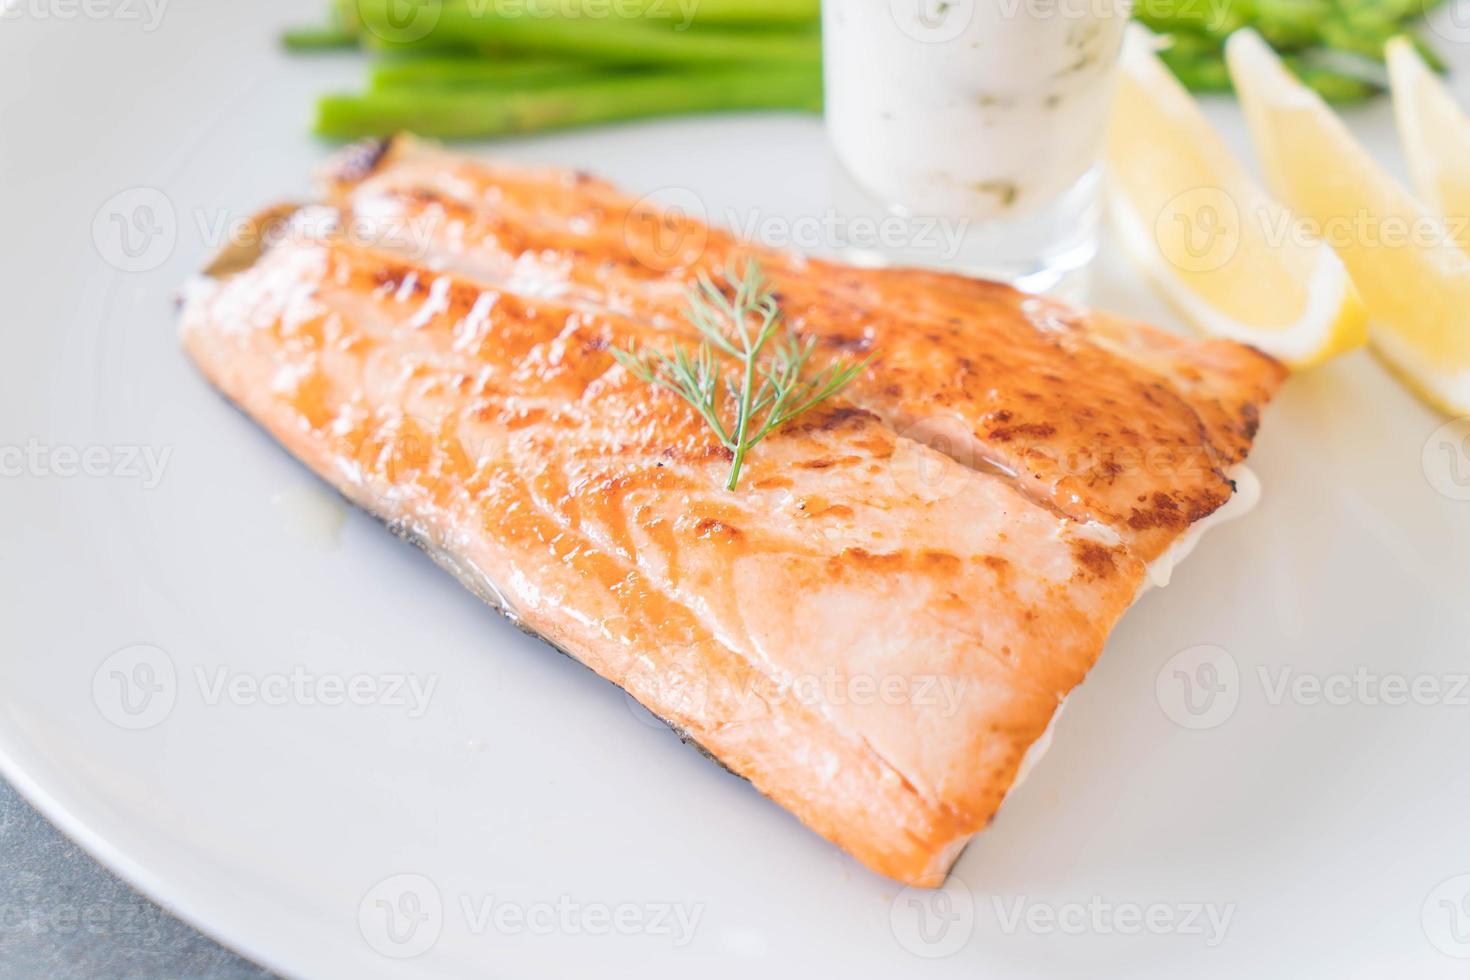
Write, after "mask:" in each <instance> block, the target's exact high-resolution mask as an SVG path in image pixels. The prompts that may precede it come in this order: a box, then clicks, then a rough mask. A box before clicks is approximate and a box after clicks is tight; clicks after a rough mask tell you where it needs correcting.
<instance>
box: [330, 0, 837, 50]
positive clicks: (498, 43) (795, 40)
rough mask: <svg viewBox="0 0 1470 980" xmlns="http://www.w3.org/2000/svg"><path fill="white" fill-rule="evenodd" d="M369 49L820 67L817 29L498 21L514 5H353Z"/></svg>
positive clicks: (463, 0) (430, 1)
mask: <svg viewBox="0 0 1470 980" xmlns="http://www.w3.org/2000/svg"><path fill="white" fill-rule="evenodd" d="M351 2H352V3H353V4H354V11H355V13H356V15H357V17H359V18H360V20H361V23H362V25H363V30H362V35H361V36H362V39H363V42H364V43H365V44H369V45H371V46H375V47H386V48H400V47H408V48H415V47H417V48H427V49H443V48H445V47H456V46H463V47H468V48H473V49H476V50H485V49H487V48H490V49H501V50H504V49H509V50H516V51H526V52H533V53H541V54H546V55H556V56H567V57H585V58H593V59H596V60H598V61H602V62H607V61H617V62H621V63H623V64H640V63H641V64H654V63H657V64H701V65H705V64H710V63H713V62H738V61H791V62H802V63H807V64H816V63H818V62H819V61H820V60H821V56H822V52H821V39H820V36H819V35H818V34H817V32H816V31H815V30H811V29H809V28H806V27H801V28H799V29H773V28H769V27H767V28H762V29H755V28H749V29H734V28H726V27H705V26H689V25H687V24H684V23H682V22H679V21H676V20H674V19H673V18H669V19H666V20H655V19H638V20H630V19H626V18H621V17H604V18H593V17H566V16H556V17H541V16H534V15H529V14H521V15H517V16H498V15H497V13H496V11H497V6H504V5H505V4H507V3H510V2H511V0H501V3H500V4H499V5H497V4H496V3H495V2H493V0H418V2H413V0H351Z"/></svg>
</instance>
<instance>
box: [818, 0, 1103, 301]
mask: <svg viewBox="0 0 1470 980" xmlns="http://www.w3.org/2000/svg"><path fill="white" fill-rule="evenodd" d="M822 7H823V16H822V31H823V49H824V53H823V57H824V61H825V73H826V118H827V132H828V136H829V143H830V145H831V148H832V151H833V154H834V156H835V163H836V166H835V167H834V174H833V178H834V180H833V186H834V194H835V196H834V206H835V207H836V208H837V209H839V210H840V211H842V212H844V213H847V214H858V215H866V216H867V217H869V218H870V219H871V220H874V221H888V222H891V221H892V220H893V219H894V218H895V217H897V218H899V219H901V220H902V221H904V222H905V227H906V229H907V231H906V232H896V233H893V234H890V235H888V236H886V238H885V243H884V245H883V246H882V247H880V248H872V249H868V250H866V252H864V253H863V254H856V255H849V256H848V258H850V259H852V260H854V261H859V262H862V261H868V262H895V261H896V262H905V263H918V264H924V265H936V266H941V267H947V268H953V269H957V270H960V271H964V272H967V273H970V274H972V275H982V276H986V277H989V278H996V279H1003V280H1006V281H1008V282H1013V283H1015V284H1016V285H1018V286H1020V287H1021V288H1024V289H1029V290H1033V291H1056V290H1057V289H1058V288H1061V289H1062V290H1063V291H1067V290H1068V288H1069V287H1070V286H1072V285H1074V284H1075V283H1076V282H1078V281H1079V280H1080V278H1081V277H1082V274H1083V273H1084V272H1085V269H1086V267H1087V266H1088V264H1089V263H1090V262H1091V260H1092V259H1093V257H1094V256H1095V255H1096V253H1097V228H1098V184H1099V171H1100V163H1099V160H1100V157H1101V153H1102V144H1103V135H1104V128H1105V126H1106V122H1107V114H1108V105H1109V101H1110V99H1111V95H1112V88H1113V80H1114V77H1115V74H1116V71H1117V62H1118V51H1119V47H1120V45H1121V43H1122V38H1123V31H1124V28H1125V27H1126V26H1127V22H1128V16H1129V13H1130V10H1129V4H1128V2H1127V0H826V2H824V3H823V4H822Z"/></svg>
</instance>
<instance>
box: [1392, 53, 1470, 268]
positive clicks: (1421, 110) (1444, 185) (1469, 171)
mask: <svg viewBox="0 0 1470 980" xmlns="http://www.w3.org/2000/svg"><path fill="white" fill-rule="evenodd" d="M1388 77H1389V80H1390V81H1391V82H1392V84H1393V111H1394V115H1395V116H1397V117H1398V124H1399V141H1400V142H1401V143H1402V144H1403V147H1404V156H1406V157H1407V158H1408V161H1409V174H1410V176H1412V177H1413V179H1414V190H1415V191H1416V192H1417V193H1418V195H1419V199H1420V200H1421V201H1423V202H1424V203H1425V205H1427V206H1428V207H1429V209H1430V210H1431V211H1433V212H1434V213H1436V214H1438V215H1440V216H1441V217H1443V218H1444V219H1445V227H1446V230H1447V231H1449V233H1450V235H1451V237H1453V238H1454V239H1455V242H1456V243H1457V244H1458V245H1459V246H1460V247H1461V248H1470V228H1467V225H1470V117H1467V116H1466V115H1465V113H1464V112H1463V111H1461V109H1460V107H1459V106H1458V105H1456V104H1455V100H1454V97H1453V96H1451V95H1450V92H1449V89H1447V88H1445V86H1444V83H1443V82H1441V81H1440V80H1439V79H1438V78H1436V77H1435V75H1434V72H1432V71H1430V70H1429V66H1428V65H1426V64H1425V63H1424V59H1423V58H1421V57H1420V56H1419V52H1418V51H1417V50H1416V49H1415V48H1414V44H1413V42H1411V41H1410V40H1409V39H1408V38H1406V37H1396V38H1394V39H1393V40H1392V41H1389V42H1388Z"/></svg>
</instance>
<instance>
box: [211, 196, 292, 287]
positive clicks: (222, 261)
mask: <svg viewBox="0 0 1470 980" xmlns="http://www.w3.org/2000/svg"><path fill="white" fill-rule="evenodd" d="M303 207H305V205H302V204H291V203H285V204H276V205H273V206H271V207H268V208H266V209H264V210H262V211H258V212H256V213H255V214H254V215H252V216H251V217H250V220H249V221H248V222H247V226H246V228H245V229H244V233H243V234H237V235H231V236H230V242H229V243H228V244H227V245H225V247H224V248H222V249H220V250H219V252H217V253H216V254H215V257H214V259H213V260H211V261H210V263H209V265H207V266H205V267H204V274H205V275H206V276H208V277H209V278H211V279H228V278H229V277H231V276H234V275H238V274H239V273H241V272H244V271H245V270H246V269H249V268H250V267H251V266H253V265H255V263H256V262H258V261H260V257H261V255H262V254H264V252H265V249H266V246H267V245H268V244H269V243H271V242H273V241H278V240H279V237H280V231H281V227H282V226H283V225H285V224H286V223H287V222H288V221H290V220H291V217H292V216H293V215H295V214H296V212H298V211H300V210H301V209H302V208H303Z"/></svg>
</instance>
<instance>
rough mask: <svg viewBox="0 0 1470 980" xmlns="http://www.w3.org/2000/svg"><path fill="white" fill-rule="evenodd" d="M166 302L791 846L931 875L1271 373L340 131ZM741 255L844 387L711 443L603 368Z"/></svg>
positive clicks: (534, 173) (331, 458)
mask: <svg viewBox="0 0 1470 980" xmlns="http://www.w3.org/2000/svg"><path fill="white" fill-rule="evenodd" d="M257 227H258V230H259V231H260V232H261V234H260V235H259V240H258V241H257V242H256V243H254V244H252V245H250V246H248V247H237V248H235V249H233V250H231V251H229V252H227V253H225V254H224V255H222V256H220V257H219V259H218V260H216V262H215V263H214V265H213V266H211V267H210V269H209V270H208V271H207V273H206V275H205V276H204V277H202V278H201V279H200V280H199V281H198V282H196V283H194V284H192V285H191V287H190V288H189V290H188V293H187V299H186V302H185V308H184V312H183V320H182V335H183V342H184V346H185V348H186V349H187V351H188V353H189V354H190V355H191V356H192V357H193V359H194V360H195V361H196V362H197V363H198V365H199V367H200V368H201V369H202V370H203V372H204V373H205V375H206V376H207V377H208V378H209V379H210V381H211V382H213V383H214V384H215V385H216V386H217V387H218V388H219V389H220V390H221V391H222V392H223V393H224V394H225V395H227V396H228V397H229V398H230V399H231V400H232V401H234V402H235V403H236V404H238V405H239V406H240V407H241V408H242V409H244V411H245V412H246V413H247V414H249V415H250V416H251V417H252V418H253V419H254V420H255V421H256V422H258V423H259V424H261V425H262V426H264V427H265V428H266V429H267V430H269V431H270V432H271V434H272V435H274V436H275V437H276V439H278V440H279V441H280V442H281V443H282V444H283V445H284V446H285V447H286V448H287V449H288V450H289V451H290V452H291V453H293V454H294V455H295V456H296V457H297V458H299V459H300V460H301V461H303V462H304V463H306V464H307V465H308V466H310V467H311V468H312V470H314V471H315V472H316V473H317V474H318V475H319V476H321V477H322V478H323V479H325V480H327V481H328V482H329V483H331V484H332V486H334V487H335V488H336V489H337V490H339V491H340V492H341V493H343V494H344V495H346V496H347V497H348V498H349V499H350V500H352V501H353V502H354V503H356V504H358V505H359V506H361V507H363V508H364V509H365V510H368V511H369V512H371V513H373V514H374V515H376V516H378V517H379V518H381V519H382V520H384V521H385V522H387V524H388V525H389V526H390V528H392V529H393V530H394V531H396V532H397V533H399V534H401V535H403V536H405V537H407V538H409V539H410V540H412V541H413V542H415V543H416V544H418V545H419V546H421V547H422V548H424V549H425V550H426V551H427V552H428V553H429V554H430V555H432V556H433V557H434V558H435V560H436V561H438V562H439V563H440V564H441V565H443V566H444V567H445V568H447V569H448V570H449V571H451V572H452V573H453V574H455V575H456V576H457V577H458V578H459V579H460V580H461V581H463V582H464V583H465V584H466V585H468V586H469V587H471V588H472V589H474V590H475V591H476V592H477V593H478V594H480V595H481V596H482V597H483V598H485V599H486V600H487V601H490V602H492V603H494V604H495V605H496V606H498V607H499V608H500V609H502V610H503V611H504V612H505V613H506V615H508V616H510V617H511V618H512V619H513V620H514V621H515V622H516V623H517V624H519V625H520V626H521V627H522V628H524V629H526V630H528V631H530V632H532V633H534V634H536V635H538V636H540V637H542V638H544V639H546V640H547V641H548V642H550V643H551V644H553V645H555V646H556V647H558V648H560V649H561V650H563V651H565V652H567V653H569V654H571V655H572V656H573V657H575V658H577V659H578V660H580V661H581V662H582V663H584V664H586V665H587V666H588V667H590V668H592V669H593V670H595V671H597V672H598V673H599V674H601V675H602V676H604V677H606V678H607V679H609V680H611V681H613V682H614V683H616V684H619V685H621V686H622V687H623V688H625V689H626V690H627V691H628V692H629V693H630V694H631V695H632V696H633V697H635V698H636V699H637V700H638V701H639V702H641V703H642V704H643V705H645V706H646V707H647V708H648V709H649V710H650V711H651V712H653V713H654V714H655V715H657V716H659V717H660V718H662V719H664V720H665V721H667V722H668V723H669V724H670V725H671V726H673V727H674V728H675V729H676V730H677V731H679V732H680V733H681V735H682V736H683V737H685V738H686V739H688V740H691V741H693V742H695V743H697V744H698V745H699V746H700V747H701V748H702V749H703V750H704V751H705V752H707V753H708V754H710V755H711V756H713V757H714V758H715V759H717V760H718V761H719V762H720V763H722V764H723V765H724V766H726V767H727V768H729V769H730V770H731V771H733V772H735V773H737V774H739V775H741V776H743V777H745V778H747V779H749V780H750V781H751V782H752V783H754V784H755V785H756V786H757V787H758V788H759V789H760V790H761V791H762V792H763V793H765V794H766V795H767V796H769V797H771V798H772V799H774V800H776V801H777V802H778V803H780V804H781V805H782V806H784V807H786V808H787V809H788V810H790V811H791V812H792V813H794V814H795V815H796V816H797V817H798V818H800V819H801V820H802V821H803V822H804V823H806V824H807V825H808V826H809V827H811V828H812V829H813V830H815V831H817V832H818V833H820V834H822V835H823V836H825V837H827V838H828V839H829V840H831V841H834V842H835V843H837V844H838V845H840V846H841V847H843V848H844V849H846V850H847V851H848V852H850V853H851V854H852V855H853V856H855V857H856V858H857V859H858V860H860V861H862V862H863V863H864V864H866V865H867V866H868V867H870V868H872V869H873V870H875V871H877V872H880V873H882V874H884V875H888V876H891V877H893V878H896V879H898V880H900V881H903V882H906V883H910V884H916V885H926V886H933V885H937V884H939V883H941V882H942V881H943V878H944V876H945V875H946V873H947V872H948V869H949V867H950V865H951V864H952V863H953V861H954V860H955V858H956V857H957V856H958V854H959V853H960V851H961V850H962V849H963V847H964V845H965V843H966V842H967V841H968V840H969V839H970V837H971V836H972V835H973V834H975V833H976V832H977V831H979V830H980V829H982V828H983V827H984V826H985V825H986V824H987V823H988V822H989V821H990V820H991V818H992V817H993V816H994V815H995V813H996V811H997V809H998V808H999V807H1000V804H1001V802H1002V800H1003V799H1004V798H1005V796H1006V793H1007V792H1008V791H1009V789H1010V788H1011V786H1012V785H1013V784H1014V782H1015V780H1016V778H1017V774H1018V772H1019V771H1020V770H1021V767H1022V763H1023V760H1024V759H1025V758H1026V755H1027V751H1028V749H1030V748H1031V746H1032V745H1033V744H1034V743H1035V742H1036V741H1037V739H1038V738H1039V737H1041V736H1042V734H1043V733H1044V732H1045V731H1046V730H1047V727H1048V725H1049V724H1050V721H1051V719H1052V716H1053V715H1054V714H1055V712H1056V710H1057V708H1058V705H1059V704H1060V703H1061V701H1062V699H1063V698H1065V697H1066V695H1067V694H1068V692H1070V691H1071V690H1072V689H1073V688H1074V687H1075V686H1076V685H1078V684H1079V683H1081V681H1082V680H1083V678H1084V677H1085V676H1086V674H1087V671H1088V669H1089V668H1090V667H1091V666H1092V665H1093V663H1094V662H1095V661H1096V660H1097V657H1098V655H1099V653H1100V651H1101V649H1102V646H1103V643H1104V641H1105V640H1106V638H1107V636H1108V633H1109V632H1110V631H1111V630H1112V628H1113V625H1114V624H1115V623H1116V622H1117V621H1118V619H1119V617H1121V616H1122V615H1123V613H1124V611H1125V610H1126V609H1127V608H1128V606H1129V605H1130V604H1131V603H1132V602H1133V600H1134V598H1135V597H1136V595H1137V594H1138V593H1139V591H1140V589H1141V588H1142V586H1143V583H1144V582H1145V577H1146V572H1147V568H1148V565H1149V563H1150V562H1152V561H1155V560H1156V559H1158V558H1160V556H1162V555H1165V554H1166V553H1167V552H1168V550H1169V548H1170V546H1171V545H1173V544H1175V543H1177V542H1178V541H1179V540H1180V539H1181V536H1183V535H1185V534H1186V533H1187V532H1188V530H1189V529H1190V527H1191V525H1193V524H1195V523H1196V522H1198V521H1200V520H1202V519H1203V518H1205V517H1206V516H1208V515H1210V514H1211V513H1213V512H1215V511H1216V510H1217V509H1218V508H1220V507H1221V506H1222V505H1224V504H1225V503H1226V502H1227V501H1228V500H1229V499H1230V497H1231V494H1232V492H1233V485H1232V482H1231V479H1230V475H1229V474H1230V471H1231V467H1233V466H1235V465H1236V464H1238V463H1239V462H1240V461H1241V460H1243V459H1244V458H1245V455H1246V453H1247V452H1248V450H1249V449H1250V446H1251V442H1252V439H1253V437H1254V435H1255V432H1256V427H1257V423H1258V420H1259V418H1260V413H1261V410H1262V408H1263V407H1264V405H1265V404H1266V402H1267V401H1268V400H1269V399H1270V397H1271V396H1272V394H1273V393H1274V392H1275V390H1276V388H1277V387H1278V385H1279V384H1280V383H1281V381H1282V379H1283V377H1284V371H1283V369H1282V368H1281V367H1280V366H1279V365H1278V364H1277V363H1276V362H1274V361H1272V360H1270V359H1269V358H1267V357H1265V356H1264V355H1262V354H1260V353H1258V352H1256V351H1254V350H1251V349H1249V348H1246V347H1243V346H1240V345H1237V344H1233V343H1229V342H1223V341H1205V342H1192V341H1186V340H1181V339H1178V338H1175V337H1173V336H1170V335H1167V334H1164V333H1161V332H1159V331H1157V330H1154V329H1152V328H1149V327H1147V326H1144V325H1141V324H1138V323H1133V322H1130V321H1126V320H1120V319H1115V318H1111V317H1106V316H1103V315H1100V314H1097V313H1093V312H1089V311H1085V310H1081V309H1077V308H1074V307H1071V306H1067V305H1064V304H1062V303H1059V302H1056V301H1053V300H1049V299H1043V298H1038V297H1035V296H1028V295H1024V294H1021V293H1018V292H1016V291H1014V290H1012V289H1010V288H1008V287H1006V286H1003V285H998V284H996V283H991V282H983V281H979V280H974V279H968V278H963V277H959V276H955V275H948V274H944V273H938V272H927V271H918V270H898V269H882V270H875V269H856V268H849V267H846V266H842V265H837V264H833V263H828V262H822V261H817V260H814V259H807V258H803V257H800V256H797V255H791V254H786V253H783V252H779V251H775V250H771V249H767V248H763V247H760V246H757V245H754V244H751V243H747V242H742V241H738V240H737V239H735V238H734V237H732V236H730V235H728V234H726V233H724V232H722V231H719V230H716V229H712V228H708V227H706V226H705V225H703V224H701V223H699V222H697V221H695V220H693V219H692V218H690V217H687V216H685V215H681V214H679V213H678V212H675V211H671V210H666V209H662V208H659V207H658V206H656V205H654V204H650V203H647V202H637V201H634V200H633V199H631V198H630V197H628V196H625V195H623V194H621V193H619V192H618V191H616V190H615V189H613V188H612V187H610V186H609V185H607V184H605V183H603V182H601V181H599V180H596V179H594V178H591V177H588V176H586V175H584V174H580V173H574V172H567V171H560V170H547V169H523V168H515V167H508V166H501V165H498V164H492V163H486V162H483V161H477V160H473V159H470V158H466V157H461V156H456V155H451V154H449V153H447V152H446V151H444V150H442V149H439V148H437V147H434V146H430V145H427V144H422V143H419V142H416V141H414V140H411V139H408V138H399V139H396V140H392V141H389V142H386V143H375V144H372V145H370V146H363V147H357V148H354V149H352V150H351V151H348V152H347V153H345V154H344V155H342V156H341V157H340V158H339V159H338V160H337V161H336V162H335V163H334V165H333V166H332V168H331V169H330V171H329V173H328V174H327V175H326V178H325V179H324V182H323V194H322V203H319V204H314V205H309V206H304V207H294V206H283V207H278V208H274V209H271V210H270V211H267V212H264V213H263V214H262V215H261V216H260V218H259V219H258V222H257ZM748 259H755V260H757V261H758V262H759V264H760V267H761V268H762V269H763V271H764V273H765V276H766V278H767V280H768V281H769V282H770V283H771V284H772V286H773V288H774V290H775V291H776V293H777V295H778V297H779V302H780V304H781V308H782V310H783V311H784V313H785V315H786V317H787V319H788V321H789V322H790V323H791V324H792V325H793V326H794V328H795V329H796V330H797V331H798V333H799V334H800V335H801V336H803V337H805V338H811V339H813V340H814V342H815V345H816V346H815V351H816V354H815V358H814V359H815V361H817V362H819V363H818V364H817V365H815V366H817V367H819V366H820V362H823V361H831V360H837V361H844V360H848V359H851V358H853V357H871V358H872V360H871V362H870V363H869V365H868V367H867V368H866V369H865V370H864V371H862V372H861V374H859V376H858V378H857V380H856V381H854V383H853V384H852V385H851V386H849V387H848V388H847V389H846V390H844V391H843V392H841V394H840V395H839V396H837V397H835V398H832V399H829V400H828V401H825V402H823V403H822V404H820V405H818V406H817V407H816V408H814V409H812V410H811V411H809V412H807V413H806V414H804V415H801V416H800V417H798V418H797V419H795V420H794V421H792V422H790V423H788V424H787V425H785V426H784V427H782V428H780V429H778V430H777V431H776V432H774V433H773V434H772V435H771V436H769V437H768V438H767V439H766V440H765V441H764V442H762V443H761V444H760V446H759V447H758V448H757V449H756V450H755V451H754V452H752V453H751V454H750V456H749V457H748V459H747V462H746V466H745V470H744V474H743V476H742V477H741V480H740V483H739V485H738V487H737V488H736V489H735V490H734V491H726V490H725V489H724V486H725V480H726V476H727V474H728V472H729V468H730V453H729V452H728V450H726V449H725V448H724V447H723V446H721V445H720V444H719V442H718V441H717V439H716V438H715V437H714V435H713V434H712V432H711V431H710V429H709V428H708V426H707V425H706V424H705V423H704V422H703V421H702V420H701V418H700V417H699V415H698V414H697V412H696V411H695V410H694V409H693V408H692V407H691V406H690V405H689V404H687V403H686V402H684V401H683V400H681V399H680V398H678V397H677V396H675V395H673V394H670V393H668V392H666V391H663V390H660V389H657V388H654V387H652V386H650V385H648V384H646V383H645V382H643V381H640V380H639V379H637V378H635V377H633V376H632V375H630V374H629V373H628V371H627V370H625V369H624V368H623V367H622V366H620V365H619V364H618V363H617V361H616V360H615V358H614V357H613V355H612V353H611V351H612V350H613V349H614V348H622V349H629V350H631V349H640V348H643V349H653V350H663V351H669V350H671V349H672V346H673V345H674V344H676V343H680V342H687V341H688V340H690V339H691V338H694V337H697V334H696V333H695V332H694V330H693V328H692V327H691V326H690V325H689V322H688V320H687V319H685V317H684V316H683V315H682V309H683V305H684V296H685V290H686V289H687V287H688V286H689V285H690V284H691V283H693V282H694V281H695V280H696V278H697V276H698V275H699V274H700V273H701V272H705V273H708V274H711V275H714V276H719V275H720V274H721V273H722V272H723V271H724V270H725V269H726V268H728V267H729V266H730V264H731V262H732V261H735V262H743V261H746V260H748Z"/></svg>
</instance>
